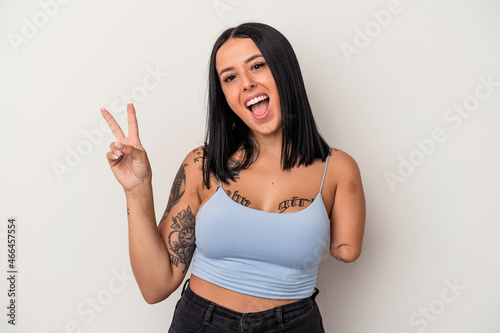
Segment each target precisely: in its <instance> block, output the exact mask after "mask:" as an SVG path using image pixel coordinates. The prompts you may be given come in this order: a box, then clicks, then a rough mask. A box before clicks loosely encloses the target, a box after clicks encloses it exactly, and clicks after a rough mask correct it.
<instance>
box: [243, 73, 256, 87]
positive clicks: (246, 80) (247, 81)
mask: <svg viewBox="0 0 500 333" xmlns="http://www.w3.org/2000/svg"><path fill="white" fill-rule="evenodd" d="M253 88H255V81H254V80H253V79H252V77H251V76H250V75H245V76H244V77H243V90H250V89H253Z"/></svg>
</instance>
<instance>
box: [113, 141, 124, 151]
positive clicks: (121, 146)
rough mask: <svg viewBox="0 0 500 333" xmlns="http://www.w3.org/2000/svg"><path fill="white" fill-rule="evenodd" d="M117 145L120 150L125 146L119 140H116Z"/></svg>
mask: <svg viewBox="0 0 500 333" xmlns="http://www.w3.org/2000/svg"><path fill="white" fill-rule="evenodd" d="M115 147H116V148H118V149H120V150H122V149H123V148H124V146H123V145H122V144H121V143H119V142H115Z"/></svg>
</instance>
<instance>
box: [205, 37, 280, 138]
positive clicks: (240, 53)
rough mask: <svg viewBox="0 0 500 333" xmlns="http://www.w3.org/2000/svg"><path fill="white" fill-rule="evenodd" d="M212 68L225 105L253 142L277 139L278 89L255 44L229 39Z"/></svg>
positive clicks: (238, 39)
mask: <svg viewBox="0 0 500 333" xmlns="http://www.w3.org/2000/svg"><path fill="white" fill-rule="evenodd" d="M215 67H216V69H217V74H218V75H219V80H220V82H221V86H222V91H223V92H224V95H225V96H226V100H227V103H228V104H229V106H230V107H231V109H232V110H233V111H234V113H236V115H238V117H240V118H241V120H242V121H243V122H244V123H245V124H246V125H247V126H248V127H249V128H250V129H251V130H252V132H253V133H254V135H255V136H256V138H257V139H259V138H261V137H266V136H271V135H278V136H281V107H280V100H279V94H278V89H277V87H276V83H275V82H274V77H273V75H272V74H271V70H270V69H269V67H268V66H267V63H266V60H265V59H264V57H263V56H262V55H261V53H260V51H259V49H258V48H257V46H256V45H255V43H254V42H253V41H252V40H251V39H250V38H232V39H229V40H228V41H227V42H225V43H224V44H222V46H221V47H220V48H219V50H218V51H217V55H216V58H215Z"/></svg>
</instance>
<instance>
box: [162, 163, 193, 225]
mask: <svg viewBox="0 0 500 333" xmlns="http://www.w3.org/2000/svg"><path fill="white" fill-rule="evenodd" d="M186 165H187V164H183V165H181V167H180V168H179V171H177V175H176V176H175V179H174V183H173V184H172V190H171V191H170V197H169V199H168V204H167V208H166V209H165V213H163V217H162V218H161V221H160V223H161V222H163V220H165V219H166V218H167V215H168V214H169V213H170V211H171V210H172V207H174V206H175V205H176V204H177V203H178V202H179V200H181V198H182V196H183V195H184V192H186V172H185V171H184V167H185V166H186Z"/></svg>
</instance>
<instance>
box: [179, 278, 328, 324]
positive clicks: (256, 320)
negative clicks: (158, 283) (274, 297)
mask: <svg viewBox="0 0 500 333" xmlns="http://www.w3.org/2000/svg"><path fill="white" fill-rule="evenodd" d="M188 281H189V280H188ZM188 281H186V283H185V284H184V288H183V291H182V298H181V301H183V302H185V305H186V306H187V307H188V308H190V310H192V311H194V312H197V313H198V314H199V315H200V316H202V317H203V318H204V320H203V321H204V323H205V324H208V323H210V322H211V321H215V322H218V323H220V324H222V325H225V326H228V327H234V328H235V329H236V330H241V331H244V330H245V326H252V327H253V328H255V326H256V325H257V326H259V328H260V329H265V328H268V327H275V326H276V325H277V324H278V325H279V324H283V321H285V322H287V321H288V320H291V319H293V318H296V317H298V316H300V315H301V314H303V313H306V312H308V311H310V310H311V308H312V307H314V306H315V304H316V302H315V298H316V295H317V294H318V292H319V291H318V289H315V290H314V293H313V294H312V295H311V296H310V297H308V298H304V299H301V300H299V301H296V302H293V303H289V304H285V305H281V306H277V307H275V308H272V309H269V310H265V311H260V312H250V313H242V312H238V311H234V310H231V309H229V308H226V307H224V306H221V305H218V304H216V303H214V302H212V301H210V300H208V299H206V298H203V297H201V296H199V295H198V294H196V293H194V292H193V291H192V290H191V288H189V285H187V283H188ZM186 285H187V286H186ZM236 330H235V331H236Z"/></svg>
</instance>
